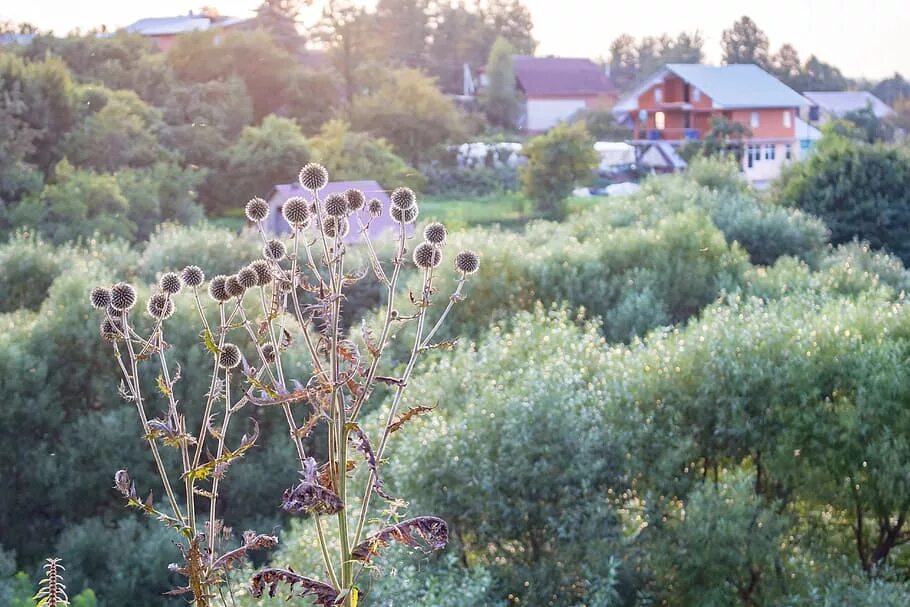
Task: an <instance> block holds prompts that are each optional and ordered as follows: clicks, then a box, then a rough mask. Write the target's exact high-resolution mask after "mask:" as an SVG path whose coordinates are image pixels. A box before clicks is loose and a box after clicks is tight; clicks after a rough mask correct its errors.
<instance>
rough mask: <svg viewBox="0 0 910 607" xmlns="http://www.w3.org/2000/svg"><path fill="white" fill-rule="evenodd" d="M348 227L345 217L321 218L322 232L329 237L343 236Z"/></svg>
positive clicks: (346, 232)
mask: <svg viewBox="0 0 910 607" xmlns="http://www.w3.org/2000/svg"><path fill="white" fill-rule="evenodd" d="M350 229H351V224H350V223H348V220H347V217H326V218H325V219H323V220H322V232H323V233H324V234H325V235H326V236H328V237H329V238H335V237H336V236H338V237H339V238H344V237H345V236H347V234H348V231H350Z"/></svg>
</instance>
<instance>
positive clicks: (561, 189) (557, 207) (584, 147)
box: [521, 123, 598, 219]
mask: <svg viewBox="0 0 910 607" xmlns="http://www.w3.org/2000/svg"><path fill="white" fill-rule="evenodd" d="M524 152H525V155H526V156H527V158H528V164H527V165H526V166H524V167H523V168H522V170H521V183H522V190H523V191H524V193H525V195H526V196H527V197H528V198H530V199H532V200H534V201H535V202H536V203H537V208H538V210H540V211H541V212H542V213H543V214H544V215H546V216H549V217H554V218H557V219H558V218H561V217H562V216H564V215H565V213H566V198H568V197H569V194H571V193H572V189H573V188H574V187H575V185H576V184H577V183H578V182H579V181H581V180H584V179H588V178H590V177H591V176H592V175H593V172H594V169H595V168H596V167H597V163H598V157H597V152H595V151H594V140H593V139H591V136H590V135H589V134H588V132H587V131H586V130H585V127H584V124H582V123H576V124H572V125H566V124H560V125H558V126H556V127H554V128H552V129H550V131H549V132H548V133H547V134H546V135H541V136H539V137H535V138H534V139H532V140H531V141H530V142H529V143H528V145H527V146H526V147H525V150H524Z"/></svg>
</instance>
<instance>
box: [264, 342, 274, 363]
mask: <svg viewBox="0 0 910 607" xmlns="http://www.w3.org/2000/svg"><path fill="white" fill-rule="evenodd" d="M262 356H263V358H265V362H267V363H273V362H275V346H273V345H272V344H265V345H264V346H262Z"/></svg>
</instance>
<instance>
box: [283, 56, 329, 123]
mask: <svg viewBox="0 0 910 607" xmlns="http://www.w3.org/2000/svg"><path fill="white" fill-rule="evenodd" d="M285 97H286V99H285V104H284V106H283V107H282V108H281V114H282V115H283V116H287V117H288V118H293V119H294V120H295V121H296V122H297V124H299V125H300V128H301V130H303V132H304V134H306V135H313V134H315V133H317V132H319V129H320V128H321V127H322V125H324V124H325V123H326V122H328V121H329V120H331V119H332V118H333V117H334V116H335V114H336V113H337V112H338V111H339V107H338V106H339V102H340V101H342V99H343V91H342V83H341V82H339V81H338V78H337V77H336V76H335V73H334V72H333V71H331V70H315V71H314V70H307V69H304V68H301V69H299V70H297V71H296V72H295V73H294V75H293V76H292V77H291V81H290V82H289V83H288V86H287V91H286V93H285Z"/></svg>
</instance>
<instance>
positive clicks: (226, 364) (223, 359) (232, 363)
mask: <svg viewBox="0 0 910 607" xmlns="http://www.w3.org/2000/svg"><path fill="white" fill-rule="evenodd" d="M239 364H240V348H238V347H237V346H235V345H234V344H224V346H223V347H222V348H221V352H220V353H219V354H218V365H219V366H220V367H221V368H223V369H233V368H234V367H236V366H237V365H239Z"/></svg>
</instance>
